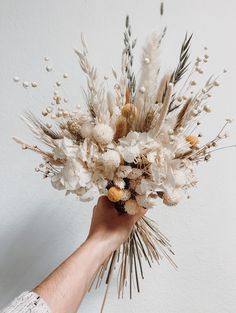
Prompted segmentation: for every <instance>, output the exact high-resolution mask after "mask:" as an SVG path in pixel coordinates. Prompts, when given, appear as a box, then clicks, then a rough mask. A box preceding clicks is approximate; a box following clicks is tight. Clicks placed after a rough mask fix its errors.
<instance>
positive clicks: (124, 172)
mask: <svg viewBox="0 0 236 313" xmlns="http://www.w3.org/2000/svg"><path fill="white" fill-rule="evenodd" d="M131 171H132V167H131V166H129V165H120V166H119V168H118V170H117V171H116V176H117V177H120V178H126V177H127V176H128V175H129V173H130V172H131Z"/></svg>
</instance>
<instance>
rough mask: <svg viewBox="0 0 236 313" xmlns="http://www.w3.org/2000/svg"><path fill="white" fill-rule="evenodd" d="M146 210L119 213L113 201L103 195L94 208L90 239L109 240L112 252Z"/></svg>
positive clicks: (126, 236)
mask: <svg viewBox="0 0 236 313" xmlns="http://www.w3.org/2000/svg"><path fill="white" fill-rule="evenodd" d="M145 212H146V210H145V209H141V210H140V212H139V213H137V214H135V215H128V214H123V215H119V214H118V212H117V211H116V209H115V208H114V206H113V204H112V202H110V201H109V200H108V198H107V197H105V196H101V197H100V198H99V200H98V203H97V205H96V206H95V207H94V209H93V215H92V220H91V225H90V231H89V235H88V239H89V238H96V239H97V240H102V241H104V240H105V241H107V242H108V244H109V247H110V249H111V252H112V251H114V250H116V249H117V248H118V247H119V246H120V245H121V244H122V243H123V242H124V241H125V240H126V239H127V238H128V236H129V234H130V232H131V230H132V228H133V226H134V224H135V222H136V221H137V220H138V219H139V218H140V217H142V216H143V215H144V214H145Z"/></svg>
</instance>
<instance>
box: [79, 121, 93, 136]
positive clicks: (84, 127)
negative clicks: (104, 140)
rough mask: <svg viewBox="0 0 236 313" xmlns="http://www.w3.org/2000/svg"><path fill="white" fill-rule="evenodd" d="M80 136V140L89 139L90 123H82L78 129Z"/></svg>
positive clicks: (90, 132) (90, 133)
mask: <svg viewBox="0 0 236 313" xmlns="http://www.w3.org/2000/svg"><path fill="white" fill-rule="evenodd" d="M80 135H81V137H82V138H89V137H91V136H92V125H91V124H90V123H83V124H82V125H81V127H80Z"/></svg>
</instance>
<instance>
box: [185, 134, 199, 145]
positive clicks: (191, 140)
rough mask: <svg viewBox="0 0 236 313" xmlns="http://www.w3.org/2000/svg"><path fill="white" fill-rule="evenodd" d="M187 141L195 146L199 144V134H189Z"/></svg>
mask: <svg viewBox="0 0 236 313" xmlns="http://www.w3.org/2000/svg"><path fill="white" fill-rule="evenodd" d="M185 139H186V141H187V142H189V143H190V145H191V146H192V147H195V146H196V145H197V144H199V139H198V137H197V136H194V135H189V136H187V137H186V138H185Z"/></svg>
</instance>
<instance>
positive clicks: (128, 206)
mask: <svg viewBox="0 0 236 313" xmlns="http://www.w3.org/2000/svg"><path fill="white" fill-rule="evenodd" d="M124 208H125V211H126V212H127V213H128V214H130V215H135V214H136V213H138V212H139V210H140V206H139V205H138V203H137V201H136V200H134V199H129V200H128V201H126V202H125V205H124Z"/></svg>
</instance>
